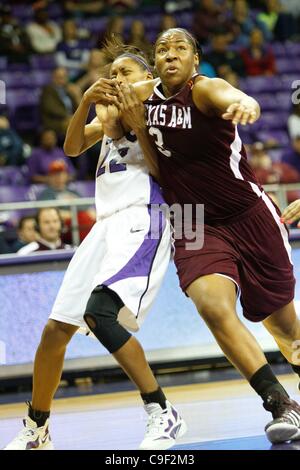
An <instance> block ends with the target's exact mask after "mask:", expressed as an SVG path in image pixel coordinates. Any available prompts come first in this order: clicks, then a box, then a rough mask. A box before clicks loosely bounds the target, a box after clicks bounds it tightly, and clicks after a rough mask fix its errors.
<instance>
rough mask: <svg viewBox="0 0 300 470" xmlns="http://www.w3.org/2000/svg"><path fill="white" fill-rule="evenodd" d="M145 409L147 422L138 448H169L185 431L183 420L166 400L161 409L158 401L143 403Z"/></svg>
mask: <svg viewBox="0 0 300 470" xmlns="http://www.w3.org/2000/svg"><path fill="white" fill-rule="evenodd" d="M145 410H146V412H147V414H148V423H147V429H146V434H145V438H144V440H143V442H142V443H141V445H140V447H139V449H140V450H156V449H157V450H164V449H169V448H170V447H172V446H174V445H175V444H176V439H177V438H179V437H182V436H183V435H184V434H185V433H186V431H187V426H186V424H185V421H184V420H183V419H182V418H181V417H180V416H179V413H178V411H176V409H175V408H174V407H173V406H172V405H171V403H169V402H168V401H166V408H165V409H162V408H161V406H160V405H159V404H158V403H149V404H147V405H145Z"/></svg>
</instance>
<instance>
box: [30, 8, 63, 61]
mask: <svg viewBox="0 0 300 470" xmlns="http://www.w3.org/2000/svg"><path fill="white" fill-rule="evenodd" d="M27 34H28V36H29V38H30V42H31V47H32V49H33V51H34V52H36V53H37V54H50V53H51V52H55V51H56V47H57V45H58V43H59V42H60V41H61V39H62V33H61V29H60V27H59V26H58V24H56V23H55V22H54V21H50V20H49V16H48V12H47V10H45V9H39V10H37V11H36V12H35V15H34V21H33V22H32V23H29V25H28V26H27Z"/></svg>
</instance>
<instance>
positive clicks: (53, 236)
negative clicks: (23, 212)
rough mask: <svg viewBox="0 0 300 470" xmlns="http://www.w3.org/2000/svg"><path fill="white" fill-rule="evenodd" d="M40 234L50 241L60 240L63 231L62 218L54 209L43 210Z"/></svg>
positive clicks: (40, 219)
mask: <svg viewBox="0 0 300 470" xmlns="http://www.w3.org/2000/svg"><path fill="white" fill-rule="evenodd" d="M39 226H40V235H41V237H42V238H43V239H44V240H47V241H48V242H50V243H51V242H55V241H58V239H59V238H60V232H61V222H60V218H59V216H58V214H57V212H56V210H54V209H51V208H50V209H48V210H43V211H42V212H41V214H40V217H39Z"/></svg>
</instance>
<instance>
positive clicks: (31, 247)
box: [17, 207, 69, 255]
mask: <svg viewBox="0 0 300 470" xmlns="http://www.w3.org/2000/svg"><path fill="white" fill-rule="evenodd" d="M35 221H36V230H37V232H38V235H37V240H36V241H34V242H32V243H29V244H28V245H26V246H24V247H23V248H21V249H20V250H19V251H18V252H17V253H18V255H28V254H30V253H32V252H35V251H45V250H61V249H65V248H69V247H68V246H67V245H65V244H64V243H63V242H62V240H61V233H62V227H63V222H62V219H61V216H60V212H59V210H58V209H57V208H56V207H43V208H42V209H39V210H38V212H37V215H36V218H35Z"/></svg>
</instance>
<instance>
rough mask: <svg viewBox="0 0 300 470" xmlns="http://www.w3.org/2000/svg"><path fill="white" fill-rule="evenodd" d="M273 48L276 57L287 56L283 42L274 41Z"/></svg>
mask: <svg viewBox="0 0 300 470" xmlns="http://www.w3.org/2000/svg"><path fill="white" fill-rule="evenodd" d="M272 49H273V52H274V55H275V56H276V57H286V48H285V45H284V44H283V43H282V42H273V43H272Z"/></svg>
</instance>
